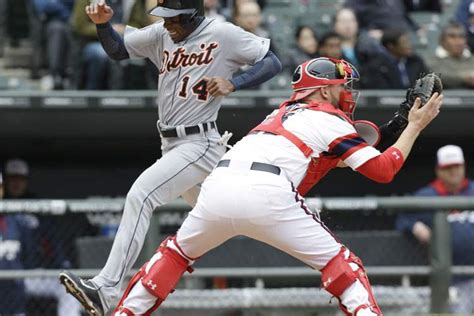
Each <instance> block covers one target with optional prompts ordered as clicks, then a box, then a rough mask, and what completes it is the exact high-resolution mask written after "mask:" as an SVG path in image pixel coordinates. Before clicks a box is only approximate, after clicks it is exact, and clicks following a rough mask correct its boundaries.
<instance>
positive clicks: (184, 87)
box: [125, 19, 270, 126]
mask: <svg viewBox="0 0 474 316" xmlns="http://www.w3.org/2000/svg"><path fill="white" fill-rule="evenodd" d="M269 46H270V40H268V39H265V38H261V37H258V36H256V35H253V34H251V33H248V32H245V31H244V30H242V29H241V28H240V27H237V26H235V25H233V24H231V23H227V22H218V21H216V20H212V19H205V20H204V21H203V22H202V23H201V25H200V26H199V27H198V28H197V29H196V30H194V32H193V33H191V34H190V35H189V36H188V37H187V38H186V39H185V40H183V41H182V42H179V43H174V42H173V41H172V40H171V37H170V36H169V35H168V31H167V30H166V29H165V28H164V26H163V22H161V23H155V24H152V25H151V26H149V27H146V28H143V29H140V30H137V29H131V28H129V29H128V30H127V31H126V33H125V47H126V48H127V51H128V53H129V55H130V57H131V58H144V57H147V58H149V59H150V60H151V61H152V62H153V63H154V64H155V65H156V66H157V68H158V69H159V73H160V78H159V83H158V116H159V118H160V122H161V123H162V124H164V125H167V126H177V125H186V126H190V125H196V124H198V123H203V122H209V121H215V120H216V119H217V112H218V110H219V107H220V104H221V101H222V98H223V97H222V96H219V97H215V98H214V97H212V96H210V95H208V93H207V91H206V86H205V82H204V81H203V78H204V77H222V78H225V79H230V78H231V77H232V74H233V73H235V72H236V71H237V70H238V69H239V68H240V67H241V66H243V65H248V64H250V65H253V64H254V63H256V62H258V61H260V60H261V59H263V57H265V55H266V54H267V52H268V48H269Z"/></svg>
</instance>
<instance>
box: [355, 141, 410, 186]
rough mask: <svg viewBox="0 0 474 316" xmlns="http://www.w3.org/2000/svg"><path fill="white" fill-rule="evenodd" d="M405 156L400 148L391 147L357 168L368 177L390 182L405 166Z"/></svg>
mask: <svg viewBox="0 0 474 316" xmlns="http://www.w3.org/2000/svg"><path fill="white" fill-rule="evenodd" d="M403 162H404V158H403V155H402V153H401V152H400V150H398V149H397V148H395V147H389V148H388V149H387V150H385V151H384V152H383V153H382V154H381V155H379V156H377V157H374V158H372V159H370V160H368V161H366V162H365V163H364V164H362V165H361V166H360V167H358V168H357V169H356V170H357V171H358V172H360V173H361V174H363V175H364V176H366V177H367V178H369V179H371V180H374V181H376V182H380V183H389V182H391V181H392V180H393V178H394V177H395V175H396V174H397V173H398V171H400V169H401V167H402V166H403Z"/></svg>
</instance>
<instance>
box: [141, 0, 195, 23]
mask: <svg viewBox="0 0 474 316" xmlns="http://www.w3.org/2000/svg"><path fill="white" fill-rule="evenodd" d="M150 14H151V15H155V16H159V17H162V18H171V17H174V16H178V15H181V14H183V15H188V16H189V19H190V20H191V19H193V18H194V17H196V16H204V4H203V0H157V6H156V7H155V8H153V9H152V10H151V11H150Z"/></svg>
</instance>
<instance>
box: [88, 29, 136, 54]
mask: <svg viewBox="0 0 474 316" xmlns="http://www.w3.org/2000/svg"><path fill="white" fill-rule="evenodd" d="M96 27H97V36H98V37H99V41H100V43H101V44H102V47H103V48H104V50H105V52H106V53H107V55H109V57H110V58H112V59H114V60H123V59H128V58H130V56H129V55H128V52H127V49H126V48H125V44H124V42H123V38H122V36H120V34H118V33H117V32H116V31H115V30H114V28H113V27H112V25H111V24H110V23H105V24H97V25H96Z"/></svg>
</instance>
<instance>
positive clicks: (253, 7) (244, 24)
mask: <svg viewBox="0 0 474 316" xmlns="http://www.w3.org/2000/svg"><path fill="white" fill-rule="evenodd" d="M233 14H234V15H233V20H234V23H235V24H236V25H238V26H240V27H241V28H243V29H244V30H246V31H247V32H250V33H253V34H255V35H257V36H260V37H264V38H269V37H270V33H269V32H268V31H267V30H265V29H264V28H263V27H262V11H261V9H260V6H259V4H258V3H257V2H256V1H252V0H245V1H236V2H235V8H234V12H233ZM270 50H271V51H272V52H273V53H274V54H275V55H278V51H277V50H276V48H275V46H274V44H273V41H270ZM249 67H250V66H243V67H241V68H240V70H239V71H238V72H237V73H235V74H234V76H237V75H239V74H241V73H242V72H243V71H246V70H247V69H248V68H249ZM260 88H261V85H260V86H254V87H251V88H247V89H250V90H256V89H260Z"/></svg>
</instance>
